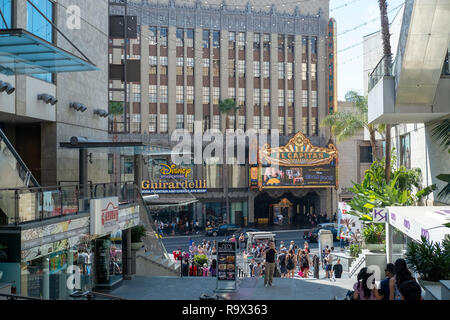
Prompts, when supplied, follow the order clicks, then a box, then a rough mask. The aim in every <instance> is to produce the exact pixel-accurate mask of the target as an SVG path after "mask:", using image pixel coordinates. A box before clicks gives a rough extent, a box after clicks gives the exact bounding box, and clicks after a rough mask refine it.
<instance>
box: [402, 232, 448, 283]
mask: <svg viewBox="0 0 450 320" xmlns="http://www.w3.org/2000/svg"><path fill="white" fill-rule="evenodd" d="M405 260H406V263H407V264H408V267H410V268H411V269H412V270H413V271H415V272H417V273H418V274H420V277H421V278H422V279H423V280H426V281H439V280H449V279H450V240H449V239H448V238H447V239H445V240H444V241H443V242H442V247H441V246H440V244H439V243H433V242H428V241H427V239H426V238H425V237H422V243H416V242H410V243H409V244H408V249H407V251H406V259H405Z"/></svg>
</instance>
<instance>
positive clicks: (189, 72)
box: [186, 58, 194, 76]
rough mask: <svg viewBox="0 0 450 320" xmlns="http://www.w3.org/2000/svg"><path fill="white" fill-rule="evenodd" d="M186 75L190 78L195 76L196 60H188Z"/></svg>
mask: <svg viewBox="0 0 450 320" xmlns="http://www.w3.org/2000/svg"><path fill="white" fill-rule="evenodd" d="M186 74H187V75H188V76H193V75H194V58H186Z"/></svg>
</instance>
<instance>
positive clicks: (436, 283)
mask: <svg viewBox="0 0 450 320" xmlns="http://www.w3.org/2000/svg"><path fill="white" fill-rule="evenodd" d="M417 282H418V283H419V285H420V286H421V287H422V288H423V289H424V290H425V287H427V286H441V283H440V282H439V281H428V280H423V279H422V278H417Z"/></svg>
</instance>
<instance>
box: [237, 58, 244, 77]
mask: <svg viewBox="0 0 450 320" xmlns="http://www.w3.org/2000/svg"><path fill="white" fill-rule="evenodd" d="M238 73H239V78H244V77H245V61H244V60H238Z"/></svg>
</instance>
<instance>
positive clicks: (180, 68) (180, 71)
mask: <svg viewBox="0 0 450 320" xmlns="http://www.w3.org/2000/svg"><path fill="white" fill-rule="evenodd" d="M183 74H184V58H183V57H177V76H182V75H183Z"/></svg>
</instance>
